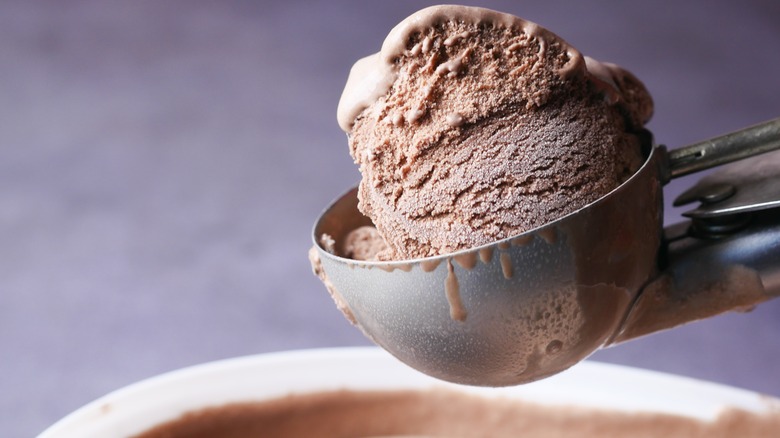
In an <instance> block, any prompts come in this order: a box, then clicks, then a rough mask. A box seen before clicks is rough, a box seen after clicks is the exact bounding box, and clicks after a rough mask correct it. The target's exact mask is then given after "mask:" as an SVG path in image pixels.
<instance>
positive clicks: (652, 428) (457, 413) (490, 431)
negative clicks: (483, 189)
mask: <svg viewBox="0 0 780 438" xmlns="http://www.w3.org/2000/svg"><path fill="white" fill-rule="evenodd" d="M778 427H780V415H777V414H766V415H761V414H756V413H751V412H746V411H742V410H737V409H729V410H726V411H724V412H723V413H722V414H720V415H719V416H718V417H717V418H716V419H714V421H711V422H705V421H700V420H696V419H694V418H690V417H684V416H678V415H672V414H662V413H650V412H636V413H629V412H625V411H607V410H599V409H595V408H585V407H574V406H572V407H560V406H545V405H541V404H535V403H530V402H525V401H522V400H511V399H508V398H507V399H503V398H499V397H495V398H488V397H481V396H477V395H472V394H467V393H465V392H456V391H447V390H429V391H412V390H408V391H386V392H380V391H377V392H369V391H365V392H358V391H346V390H345V391H337V392H331V393H313V394H293V395H289V396H287V397H284V398H280V399H277V400H270V401H266V402H256V403H251V402H249V403H242V404H228V405H224V406H215V407H212V408H207V409H204V410H201V411H194V412H190V413H187V414H185V415H184V416H182V417H181V418H179V419H177V420H174V421H172V422H169V423H165V424H161V425H160V426H158V427H155V428H153V429H151V430H149V431H147V432H145V433H143V434H141V435H139V436H138V437H136V438H177V437H182V438H183V437H188V438H198V437H202V438H206V437H208V438H233V437H248V436H272V437H301V436H312V435H316V436H318V437H345V436H350V437H353V436H397V437H401V436H407V437H412V436H416V437H422V436H430V437H434V436H436V437H442V436H447V437H464V436H469V437H474V436H489V437H518V436H522V437H545V438H549V437H569V436H578V437H604V436H610V437H632V438H635V437H657V436H670V435H671V436H696V437H703V436H706V437H733V436H751V437H770V436H775V434H776V432H777V430H778V429H777V428H778ZM575 431H576V432H575Z"/></svg>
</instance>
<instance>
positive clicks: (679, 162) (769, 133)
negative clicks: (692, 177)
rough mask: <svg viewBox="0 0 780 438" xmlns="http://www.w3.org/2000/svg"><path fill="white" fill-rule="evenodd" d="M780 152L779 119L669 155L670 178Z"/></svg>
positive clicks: (671, 152)
mask: <svg viewBox="0 0 780 438" xmlns="http://www.w3.org/2000/svg"><path fill="white" fill-rule="evenodd" d="M775 149H780V117H778V118H776V119H773V120H769V121H766V122H763V123H759V124H757V125H753V126H750V127H747V128H744V129H740V130H739V131H735V132H732V133H729V134H726V135H722V136H720V137H715V138H711V139H709V140H704V141H700V142H698V143H694V144H692V145H689V146H685V147H682V148H679V149H672V150H670V151H669V171H670V175H669V177H670V178H677V177H680V176H684V175H688V174H690V173H694V172H698V171H701V170H705V169H709V168H711V167H715V166H720V165H722V164H726V163H730V162H732V161H737V160H741V159H743V158H747V157H751V156H753V155H758V154H762V153H764V152H769V151H772V150H775Z"/></svg>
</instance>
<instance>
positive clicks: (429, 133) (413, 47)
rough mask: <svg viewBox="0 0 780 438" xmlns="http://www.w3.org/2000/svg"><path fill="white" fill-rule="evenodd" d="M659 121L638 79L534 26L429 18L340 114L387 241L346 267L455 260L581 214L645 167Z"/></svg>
mask: <svg viewBox="0 0 780 438" xmlns="http://www.w3.org/2000/svg"><path fill="white" fill-rule="evenodd" d="M652 111H653V104H652V100H651V97H650V95H649V93H648V92H647V90H646V89H645V87H644V86H643V85H642V83H641V82H640V81H639V80H637V79H636V78H635V77H634V76H633V75H632V74H631V73H629V72H627V71H626V70H623V69H622V68H620V67H618V66H616V65H613V64H607V63H600V62H598V61H595V60H593V59H591V58H587V57H584V56H583V55H582V54H580V52H578V51H577V50H576V49H574V48H573V47H572V46H571V45H569V44H568V43H566V42H565V41H564V40H563V39H562V38H560V37H558V36H557V35H555V34H553V33H552V32H550V31H548V30H546V29H544V28H542V27H540V26H539V25H537V24H534V23H531V22H529V21H526V20H523V19H520V18H517V17H515V16H512V15H509V14H503V13H499V12H495V11H491V10H487V9H482V8H473V7H465V6H434V7H430V8H427V9H423V10H421V11H419V12H417V13H415V14H413V15H411V16H410V17H408V18H407V19H405V20H404V21H402V22H401V23H400V24H399V25H397V26H396V27H395V28H394V29H393V30H392V31H391V32H390V34H389V35H388V36H387V38H386V39H385V41H384V44H383V45H382V49H381V51H380V52H379V53H377V54H374V55H371V56H368V57H366V58H364V59H361V60H360V61H358V62H357V63H356V64H355V65H354V67H353V68H352V71H351V72H350V75H349V79H348V81H347V85H346V87H345V89H344V92H343V95H342V97H341V101H340V103H339V108H338V120H339V124H340V126H341V127H342V129H344V131H346V132H347V133H348V138H349V150H350V154H351V155H352V158H353V159H354V161H355V163H356V164H357V165H358V166H359V168H360V172H361V174H362V179H361V182H360V186H359V194H358V197H359V208H360V210H361V212H362V213H363V214H365V215H366V216H368V217H369V218H371V220H372V221H373V223H374V225H375V226H376V229H377V232H376V233H372V232H370V231H367V230H360V231H359V233H360V235H359V236H351V237H350V238H348V239H347V240H348V241H350V243H348V244H347V246H348V247H350V248H352V250H351V251H352V252H351V253H350V254H348V255H347V256H348V257H352V258H357V259H363V260H372V259H380V260H400V259H410V258H419V257H426V256H433V255H439V254H446V253H449V252H453V251H457V250H460V249H465V248H471V247H474V246H479V245H483V244H487V243H490V242H493V241H496V240H499V239H503V238H506V237H510V236H512V235H516V234H519V233H522V232H524V231H527V230H530V229H533V228H535V227H538V226H541V225H544V224H546V223H548V222H550V221H552V220H555V219H557V218H559V217H562V216H564V215H566V214H569V213H571V212H574V211H576V210H578V209H579V208H582V207H583V206H585V205H587V204H589V203H591V202H593V201H595V200H597V199H598V198H600V197H602V196H603V195H605V194H607V193H608V192H610V191H611V190H612V189H614V188H615V187H617V186H618V185H620V184H621V183H622V182H623V181H625V180H626V179H627V178H628V177H630V176H631V175H632V174H633V173H634V172H635V171H636V170H637V169H638V168H639V166H640V165H641V163H642V160H643V158H642V153H641V150H640V149H641V148H640V133H641V131H642V130H643V125H644V123H646V122H647V121H648V120H649V118H650V117H651V115H652Z"/></svg>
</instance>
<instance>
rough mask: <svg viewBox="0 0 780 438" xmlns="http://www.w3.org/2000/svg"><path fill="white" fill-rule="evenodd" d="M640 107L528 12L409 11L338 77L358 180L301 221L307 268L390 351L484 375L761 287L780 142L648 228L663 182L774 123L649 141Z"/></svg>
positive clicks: (570, 355)
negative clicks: (308, 245)
mask: <svg viewBox="0 0 780 438" xmlns="http://www.w3.org/2000/svg"><path fill="white" fill-rule="evenodd" d="M651 113H652V101H651V99H650V97H649V95H648V94H647V91H646V90H645V89H644V87H643V86H642V85H641V83H640V82H639V81H638V80H636V78H635V77H634V76H632V75H631V74H629V73H628V72H626V71H625V70H622V69H621V68H619V67H617V66H615V65H612V64H603V63H598V62H596V61H594V60H590V59H587V58H585V57H583V56H582V55H581V54H580V53H579V52H577V51H576V50H575V49H573V48H572V47H571V46H569V45H568V44H567V43H565V42H564V41H563V40H562V39H560V38H559V37H557V36H555V35H554V34H552V33H550V32H549V31H546V30H544V29H542V28H540V27H539V26H537V25H535V24H533V23H530V22H527V21H524V20H521V19H519V18H516V17H513V16H511V15H507V14H500V13H497V12H493V11H489V10H485V9H479V8H467V7H460V6H443V7H434V8H429V9H425V10H423V11H421V12H419V13H418V14H415V15H413V16H412V17H410V18H408V19H406V20H404V21H403V22H402V23H401V24H400V25H399V26H397V27H396V28H395V29H393V31H392V32H391V33H390V35H389V36H388V38H387V39H386V40H385V43H384V45H383V47H382V51H381V52H380V53H379V54H377V55H374V56H372V57H369V58H366V59H364V60H362V61H360V62H358V64H356V66H355V68H354V69H353V72H352V74H351V75H350V79H349V82H348V85H347V88H346V90H345V92H344V95H343V97H342V101H341V104H340V107H339V120H340V123H341V125H342V127H343V128H344V129H345V130H346V131H347V132H348V133H349V143H350V151H351V153H352V156H353V158H354V159H355V161H356V162H357V163H358V164H359V166H360V170H361V173H362V174H363V178H362V180H361V182H360V186H359V189H357V190H352V191H350V192H348V193H347V194H346V195H344V196H343V197H341V198H340V199H338V200H337V201H336V202H334V203H333V204H332V205H331V206H330V207H329V208H328V209H327V210H326V211H325V212H324V213H323V214H322V216H321V217H320V219H319V220H318V222H317V224H316V225H315V228H314V236H313V237H314V242H315V247H314V248H313V249H312V251H311V252H310V258H311V261H312V265H313V267H314V271H315V273H316V274H317V275H318V276H319V277H320V278H321V279H322V280H323V282H324V283H325V285H326V286H327V289H328V291H329V292H330V293H331V295H332V296H333V298H334V300H335V301H336V303H337V306H338V308H339V309H340V310H341V311H342V312H344V314H345V315H346V316H347V318H348V319H349V320H350V321H352V322H353V323H355V324H356V325H357V326H358V327H360V329H361V330H363V332H364V333H365V334H366V335H367V336H368V337H370V338H371V339H372V340H373V341H375V342H376V343H377V344H379V345H380V346H382V347H384V348H385V349H386V350H388V351H389V352H391V353H392V354H394V355H395V356H396V357H398V358H399V359H401V360H402V361H404V362H406V363H407V364H409V365H411V366H412V367H414V368H416V369H418V370H420V371H423V372H425V373H427V374H430V375H432V376H435V377H439V378H441V379H445V380H450V381H453V382H458V383H466V384H473V385H489V386H499V385H512V384H518V383H523V382H529V381H532V380H536V379H539V378H542V377H545V376H548V375H551V374H554V373H557V372H560V371H562V370H564V369H566V368H568V367H570V366H572V365H573V364H575V363H577V362H578V361H580V360H582V359H583V358H585V357H586V356H588V355H589V354H591V353H592V352H593V351H594V350H596V349H598V348H600V347H602V346H604V345H609V344H612V343H615V342H619V341H624V340H628V339H632V338H634V337H637V336H641V335H644V334H647V333H651V332H654V331H657V330H661V329H664V328H670V327H673V326H676V325H678V324H681V323H683V322H687V321H692V320H696V319H701V318H705V317H709V316H712V315H715V314H717V313H721V312H724V311H727V310H733V309H746V308H750V307H751V306H753V305H756V304H757V303H760V302H761V301H763V300H766V299H769V298H771V297H774V296H776V295H777V294H779V293H780V208H778V207H780V191H778V190H777V189H772V188H777V187H780V155H777V154H775V155H774V156H773V157H772V159H767V160H762V162H761V165H760V166H759V165H757V164H756V163H750V164H751V165H750V166H747V167H746V166H742V167H739V168H738V169H736V170H735V169H734V168H731V169H730V170H726V171H725V173H723V174H719V176H718V175H716V179H715V180H711V179H709V180H703V182H702V184H701V185H700V186H697V187H696V188H694V189H692V191H691V192H689V193H687V194H686V196H685V197H684V198H683V200H684V201H692V200H701V201H702V203H703V206H702V207H700V208H699V209H697V210H694V212H692V213H691V216H692V218H693V220H692V221H691V223H689V224H682V225H679V226H672V227H669V228H667V229H666V230H664V229H663V228H662V217H663V215H662V205H663V202H662V201H663V193H662V185H663V184H664V183H666V182H668V181H669V180H670V178H672V177H675V176H680V175H683V174H686V173H690V172H694V171H697V170H702V169H704V168H708V167H712V166H715V165H720V164H723V163H725V162H728V161H733V160H735V159H740V158H745V157H746V156H750V155H753V154H757V153H761V152H766V151H768V150H771V149H777V148H780V119H778V120H773V121H770V122H767V123H764V124H762V125H757V126H755V127H752V128H748V129H745V130H743V131H740V132H736V133H733V134H730V135H726V136H723V137H719V138H715V139H712V140H708V141H705V142H701V143H699V144H696V145H692V146H690V147H686V148H682V149H678V150H675V151H671V152H667V150H666V148H665V147H663V146H658V145H656V144H654V143H653V140H652V138H651V136H650V134H649V132H647V131H645V130H644V129H643V126H642V125H643V123H644V122H646V121H647V119H648V118H649V117H650V115H651ZM762 159H763V157H762ZM372 225H375V226H376V231H373V229H372V228H365V227H371V226H372ZM355 230H359V231H355ZM384 245H387V247H386V249H384V250H383V249H381V248H382V247H383V246H384ZM358 259H362V260H358Z"/></svg>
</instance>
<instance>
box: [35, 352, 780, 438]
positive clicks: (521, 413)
mask: <svg viewBox="0 0 780 438" xmlns="http://www.w3.org/2000/svg"><path fill="white" fill-rule="evenodd" d="M253 409H256V410H257V412H261V413H262V414H263V415H266V416H269V415H270V416H269V418H274V419H276V420H279V421H277V422H276V423H274V424H273V425H270V423H269V425H266V424H264V423H262V424H261V422H260V420H257V421H255V423H256V424H254V425H253V426H247V427H255V429H252V432H251V433H259V434H260V436H284V435H280V434H281V433H290V434H291V435H288V436H301V435H292V434H300V433H304V434H306V436H325V437H326V436H387V435H393V436H404V435H406V436H513V435H514V434H516V433H517V429H511V428H512V427H521V428H522V430H523V431H524V432H525V433H524V436H589V434H590V435H592V436H603V434H604V433H610V434H611V435H610V436H632V437H635V436H658V435H664V436H774V435H772V434H773V433H775V432H776V431H777V430H780V400H778V399H775V398H773V397H770V396H767V395H761V394H757V393H754V392H750V391H746V390H741V389H736V388H732V387H728V386H724V385H720V384H715V383H709V382H704V381H698V380H693V379H690V378H685V377H679V376H673V375H667V374H661V373H658V372H651V371H645V370H639V369H633V368H628V367H624V366H617V365H608V364H602V363H597V362H591V361H585V362H582V363H580V364H578V365H576V366H574V367H572V368H571V369H569V370H567V371H565V372H563V373H561V374H558V375H555V376H552V377H550V378H547V379H544V380H540V381H537V382H533V383H529V384H526V385H521V386H513V387H503V388H484V387H468V386H462V385H456V384H451V383H447V382H442V381H439V380H436V379H433V378H431V377H428V376H426V375H424V374H422V373H420V372H417V371H415V370H413V369H411V368H409V367H407V366H405V365H403V364H402V363H401V362H400V361H398V360H397V359H395V358H394V357H392V356H391V355H390V354H389V353H387V352H385V351H383V350H381V349H378V348H366V347H361V348H335V349H314V350H301V351H290V352H280V353H272V354H263V355H256V356H248V357H241V358H235V359H228V360H222V361H218V362H213V363H207V364H203V365H197V366H193V367H189V368H185V369H181V370H177V371H173V372H170V373H166V374H163V375H160V376H157V377H153V378H150V379H148V380H144V381H141V382H139V383H136V384H133V385H130V386H128V387H126V388H123V389H119V390H117V391H115V392H112V393H110V394H108V395H106V396H104V397H101V398H99V399H97V400H95V401H93V402H92V403H90V404H88V405H86V406H84V407H83V408H81V409H79V410H77V411H75V412H73V413H72V414H70V415H68V416H67V417H65V418H63V419H62V420H60V421H59V422H57V423H56V424H54V425H52V426H51V427H50V428H49V429H47V430H46V431H44V432H43V433H42V434H41V435H40V438H64V437H82V438H93V437H101V438H103V437H132V436H139V435H140V436H144V437H147V436H148V437H159V436H235V435H218V434H215V433H213V431H207V430H205V429H200V428H201V426H200V424H211V425H210V426H208V427H213V424H217V425H218V423H219V421H220V420H219V416H220V415H222V417H223V418H222V420H221V421H222V422H223V423H227V424H233V425H236V424H239V423H241V422H247V421H248V420H247V415H245V414H246V413H247V412H250V413H251V412H254V411H253ZM274 409H275V410H274ZM204 412H205V413H206V414H214V415H215V416H216V417H215V418H217V420H215V421H216V423H214V422H211V423H209V421H211V420H208V418H207V420H208V421H203V422H202V423H198V421H201V420H203V418H206V417H207V416H205V417H204V415H201V414H203V413H204ZM242 412H243V413H242ZM269 412H270V414H269ZM251 415H254V414H251ZM251 415H250V416H251ZM258 415H259V414H258ZM280 419H282V420H284V421H282V420H280ZM250 420H251V419H250ZM170 422H178V423H179V426H178V427H179V429H176V427H177V426H176V423H174V424H173V426H170V427H173V429H165V428H166V427H169V425H166V423H170ZM251 422H252V421H249V423H251ZM280 422H282V423H285V424H282V425H281V426H280V424H277V423H280ZM181 424H183V425H184V426H181ZM182 427H183V428H182ZM203 427H204V428H205V427H206V426H203ZM241 427H243V426H241ZM279 427H281V428H282V429H277V428H279ZM284 427H287V428H288V429H284ZM496 427H498V428H499V429H491V428H496ZM501 427H510V429H507V430H501V429H500V428H501ZM188 428H189V429H188ZM171 430H173V433H171ZM177 430H178V432H177ZM285 430H286V431H287V432H285ZM475 431H481V432H476V433H475ZM155 433H157V435H155ZM166 433H169V435H165V434H166ZM177 433H178V434H177ZM143 434H146V435H143ZM485 434H487V435H485ZM253 436H254V435H253Z"/></svg>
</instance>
